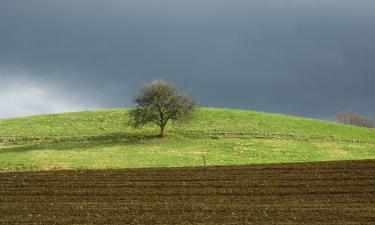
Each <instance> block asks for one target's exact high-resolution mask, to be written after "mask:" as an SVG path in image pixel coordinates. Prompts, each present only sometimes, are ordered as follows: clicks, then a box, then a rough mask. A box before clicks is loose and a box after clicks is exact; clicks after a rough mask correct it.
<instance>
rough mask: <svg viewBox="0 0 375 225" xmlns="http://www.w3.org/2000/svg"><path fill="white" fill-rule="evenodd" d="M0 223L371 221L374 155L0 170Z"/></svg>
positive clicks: (374, 204)
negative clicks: (154, 166) (290, 160)
mask: <svg viewBox="0 0 375 225" xmlns="http://www.w3.org/2000/svg"><path fill="white" fill-rule="evenodd" d="M0 215H1V216H0V224H4V225H5V224H6V225H12V224H43V225H49V224H51V225H52V224H69V225H71V224H82V225H83V224H108V225H109V224H119V225H120V224H121V225H123V224H212V225H213V224H215V225H217V224H373V222H374V221H375V160H362V161H340V162H320V163H317V162H316V163H296V164H268V165H254V166H227V167H224V166H221V167H196V168H159V169H125V170H83V171H41V172H22V173H20V172H16V173H0Z"/></svg>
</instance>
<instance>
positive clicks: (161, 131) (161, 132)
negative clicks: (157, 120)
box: [160, 126, 165, 138]
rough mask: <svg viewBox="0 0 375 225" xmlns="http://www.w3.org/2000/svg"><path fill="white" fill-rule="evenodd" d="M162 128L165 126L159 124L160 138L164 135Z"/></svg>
mask: <svg viewBox="0 0 375 225" xmlns="http://www.w3.org/2000/svg"><path fill="white" fill-rule="evenodd" d="M164 128H165V126H160V137H161V138H163V137H164Z"/></svg>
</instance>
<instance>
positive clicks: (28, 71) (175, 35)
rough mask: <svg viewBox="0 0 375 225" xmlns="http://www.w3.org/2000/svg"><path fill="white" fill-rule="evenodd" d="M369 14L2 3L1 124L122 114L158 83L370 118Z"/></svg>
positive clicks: (355, 10) (257, 4)
mask: <svg viewBox="0 0 375 225" xmlns="http://www.w3.org/2000/svg"><path fill="white" fill-rule="evenodd" d="M374 10H375V2H374V1H372V0H359V1H352V0H324V1H323V0H314V1H313V0H303V1H301V0H298V1H297V0H286V1H278V0H268V1H264V0H256V1H247V0H246V1H245V0H235V1H226V0H186V1H178V0H177V1H176V0H160V1H151V0H149V1H142V0H134V1H126V0H125V1H121V0H117V1H116V0H111V1H108V0H106V1H95V0H79V1H73V0H71V1H69V0H66V1H52V0H44V1H40V0H33V1H26V0H25V1H21V0H18V1H14V0H2V1H1V2H0V76H1V78H2V83H3V84H2V85H0V88H1V89H0V93H3V94H2V95H1V96H0V104H1V105H0V107H1V108H2V111H4V109H5V108H8V107H7V104H8V102H10V101H9V99H13V98H16V99H19V100H12V102H13V105H15V107H14V109H13V110H11V111H10V112H7V113H2V114H1V113H0V115H1V116H8V115H19V114H27V113H40V112H49V111H69V110H76V109H81V108H84V109H86V108H97V107H120V106H131V99H132V96H133V95H134V94H135V92H136V90H137V89H138V88H139V87H140V86H141V85H143V84H144V83H146V82H148V81H150V80H152V79H157V78H164V79H167V80H170V81H172V82H175V83H177V84H178V86H180V87H181V88H185V89H186V88H191V89H192V90H193V92H194V93H195V95H196V96H197V98H198V99H199V101H200V103H201V104H202V105H206V106H216V107H233V108H246V109H257V110H263V111H272V112H281V113H290V114H298V115H304V116H312V117H318V118H328V117H329V116H330V115H332V114H333V113H335V112H337V111H339V110H343V109H345V108H348V107H352V108H353V109H355V110H357V111H359V112H361V113H363V114H365V115H368V116H373V117H375V113H374V111H375V104H373V102H374V96H375V89H374V88H373V85H374V84H375V42H374V40H375V29H374V27H375V14H374V13H373V12H374ZM5 81H6V82H5ZM20 82H23V86H22V85H21V86H20V84H19V83H20ZM25 87H29V88H34V89H38V90H40V92H39V95H40V96H39V95H38V96H39V97H38V96H36V97H35V99H38V98H40V99H44V100H35V101H36V102H38V103H39V104H40V107H37V109H34V108H33V107H32V108H33V110H28V108H25V107H23V106H24V104H25V101H26V100H25V98H24V97H22V96H23V95H26V96H27V93H29V92H30V90H27V88H25ZM21 89H22V91H23V92H25V94H17V90H19V91H21ZM10 90H12V91H10ZM41 93H42V94H41ZM14 95H17V96H14ZM9 96H12V98H11V97H9ZM41 96H42V97H41ZM51 96H52V97H51ZM57 96H58V97H57ZM45 99H48V100H45ZM26 102H29V100H27V101H26ZM43 102H45V103H44V105H43ZM51 102H61V104H60V105H61V107H57V105H58V104H57V105H56V107H54V108H53V107H49V106H50V105H51V104H52V103H51ZM28 104H29V105H30V103H28ZM16 106H17V107H16ZM62 106H64V107H62ZM29 108H30V107H29Z"/></svg>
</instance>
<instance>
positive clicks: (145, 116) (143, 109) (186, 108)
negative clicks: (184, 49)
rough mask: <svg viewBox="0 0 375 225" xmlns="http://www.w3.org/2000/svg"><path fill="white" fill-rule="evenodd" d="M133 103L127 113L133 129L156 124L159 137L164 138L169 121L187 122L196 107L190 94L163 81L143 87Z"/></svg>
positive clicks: (156, 81) (155, 81)
mask: <svg viewBox="0 0 375 225" xmlns="http://www.w3.org/2000/svg"><path fill="white" fill-rule="evenodd" d="M134 102H135V103H136V107H135V108H134V109H131V110H130V112H129V115H130V120H129V124H130V125H131V126H133V127H141V126H144V125H146V124H150V123H153V124H156V125H158V126H159V127H160V137H164V131H165V127H166V125H167V124H168V122H169V121H170V120H180V121H181V120H188V119H190V118H191V117H192V115H193V112H194V110H195V109H196V107H197V103H196V101H195V99H194V98H193V97H192V95H191V93H187V92H180V91H178V90H177V88H176V86H175V85H173V84H171V83H168V82H167V81H164V80H154V81H152V82H151V83H149V84H147V85H146V86H144V87H143V88H142V89H141V90H140V91H139V93H138V95H137V96H136V97H135V99H134Z"/></svg>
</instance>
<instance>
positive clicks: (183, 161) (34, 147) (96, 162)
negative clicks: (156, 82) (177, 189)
mask: <svg viewBox="0 0 375 225" xmlns="http://www.w3.org/2000/svg"><path fill="white" fill-rule="evenodd" d="M126 113H127V110H126V109H114V110H102V111H93V112H78V113H66V114H53V115H41V116H32V117H23V118H15V119H6V120H0V143H1V147H0V171H16V170H45V169H80V168H125V167H161V166H197V165H202V163H203V162H202V161H203V160H202V158H203V155H204V156H205V157H206V162H207V164H208V165H234V164H251V163H276V162H303V161H323V160H346V159H375V130H374V129H367V128H358V127H352V126H347V125H340V124H335V123H329V122H323V121H317V120H312V119H304V118H300V117H294V116H285V115H278V114H270V113H261V112H254V111H245V110H229V109H210V108H201V109H199V110H198V112H197V115H196V118H195V119H194V120H193V121H192V122H191V123H189V124H186V125H184V126H178V125H174V124H171V125H170V126H169V127H168V129H167V135H168V137H167V138H165V139H164V140H160V139H158V138H156V137H155V136H154V135H155V134H158V128H157V127H152V126H150V127H145V128H144V129H141V130H133V129H131V128H129V127H127V126H126V121H127V116H126Z"/></svg>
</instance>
